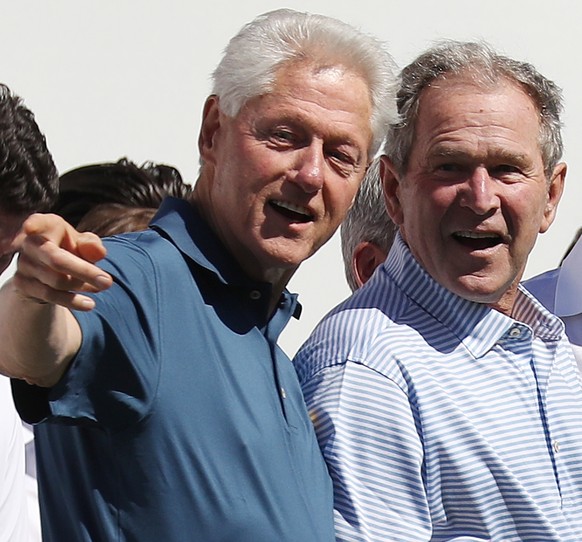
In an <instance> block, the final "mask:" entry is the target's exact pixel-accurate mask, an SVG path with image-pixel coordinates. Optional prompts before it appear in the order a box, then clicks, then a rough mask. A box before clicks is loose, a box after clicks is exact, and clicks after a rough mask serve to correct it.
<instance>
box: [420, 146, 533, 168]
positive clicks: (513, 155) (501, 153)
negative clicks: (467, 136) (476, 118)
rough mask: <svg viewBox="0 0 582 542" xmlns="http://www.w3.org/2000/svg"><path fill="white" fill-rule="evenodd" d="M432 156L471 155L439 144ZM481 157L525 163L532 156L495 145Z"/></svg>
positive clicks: (486, 159) (452, 156)
mask: <svg viewBox="0 0 582 542" xmlns="http://www.w3.org/2000/svg"><path fill="white" fill-rule="evenodd" d="M429 156H430V158H433V159H434V158H437V159H438V158H466V157H469V153H467V152H465V151H463V150H461V149H456V148H453V147H449V146H445V145H443V146H439V147H436V148H435V150H434V151H432V152H431V153H430V155H429ZM481 158H482V159H483V160H484V161H485V162H489V161H490V160H491V159H492V158H494V159H495V162H510V163H518V164H525V163H529V162H531V158H530V157H529V156H528V154H526V153H524V152H513V151H511V150H508V149H506V148H505V147H495V148H493V149H490V150H489V151H488V152H487V154H486V155H484V156H481Z"/></svg>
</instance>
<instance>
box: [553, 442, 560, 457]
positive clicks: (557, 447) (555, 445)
mask: <svg viewBox="0 0 582 542" xmlns="http://www.w3.org/2000/svg"><path fill="white" fill-rule="evenodd" d="M552 447H553V448H554V452H556V453H557V454H559V453H560V443H559V442H558V441H557V440H554V442H552Z"/></svg>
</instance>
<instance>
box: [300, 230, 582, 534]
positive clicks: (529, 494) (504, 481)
mask: <svg viewBox="0 0 582 542" xmlns="http://www.w3.org/2000/svg"><path fill="white" fill-rule="evenodd" d="M295 364H296V369H297V371H298V373H299V377H300V380H301V383H302V386H303V390H304V394H305V398H306V401H307V404H308V407H309V409H310V412H311V414H312V417H313V420H314V423H315V427H316V430H317V434H318V439H319V443H320V446H321V448H322V451H323V453H324V456H325V458H326V461H327V462H328V465H329V469H330V472H331V474H332V477H333V480H334V485H335V507H336V512H335V520H336V530H337V539H338V540H342V541H347V540H350V541H354V540H358V541H361V540H365V541H379V542H387V541H391V540H395V541H399V542H404V541H415V542H416V541H422V540H457V541H459V540H463V541H467V540H494V541H513V540H515V541H518V540H520V541H521V540H527V541H544V542H549V541H558V540H560V541H562V542H564V541H576V542H579V541H582V380H581V378H580V374H579V373H578V371H577V369H576V365H575V361H574V358H573V356H572V352H571V349H570V347H569V344H568V342H567V340H566V339H565V335H564V326H563V324H562V322H561V321H560V320H559V319H558V318H556V317H555V316H553V315H552V314H550V313H549V312H548V311H546V310H545V309H544V308H543V307H542V306H541V304H539V303H538V302H537V301H536V300H535V299H534V298H533V297H532V296H530V294H529V293H527V292H526V291H525V290H523V289H520V291H519V293H518V297H517V300H516V304H515V308H514V315H513V318H510V317H508V316H506V315H503V314H502V313H500V312H498V311H495V310H492V309H490V308H488V307H487V306H485V305H482V304H477V303H472V302H469V301H466V300H464V299H461V298H459V297H457V296H455V295H454V294H452V293H451V292H449V291H448V290H446V289H444V288H442V287H441V286H440V285H439V284H437V283H436V282H435V281H434V280H432V279H431V278H430V276H429V275H428V274H427V273H426V272H425V271H424V270H423V269H422V268H421V267H420V266H419V265H418V263H417V262H416V261H415V259H414V258H413V257H412V255H411V253H410V251H409V250H408V249H407V247H406V245H405V244H404V243H403V241H402V239H401V238H400V237H398V238H397V239H396V242H395V245H394V247H393V249H392V251H391V253H390V255H389V257H388V259H387V261H386V262H385V263H384V264H383V265H382V266H380V267H379V268H378V270H377V272H376V273H375V275H374V276H373V278H372V279H371V280H370V281H369V282H368V283H367V284H366V285H365V286H364V287H363V288H361V289H360V290H359V291H358V292H356V294H355V295H353V296H352V297H351V298H349V299H348V300H347V301H345V302H344V303H343V304H342V305H340V306H339V307H337V308H336V309H334V311H332V312H331V313H330V314H329V315H328V316H327V317H326V318H325V319H324V320H323V322H322V323H321V324H320V325H319V326H318V327H317V329H316V330H315V331H314V333H313V335H312V336H311V337H310V338H309V340H308V341H307V342H306V344H305V345H304V346H303V347H302V348H301V350H300V351H299V353H298V354H297V357H296V360H295Z"/></svg>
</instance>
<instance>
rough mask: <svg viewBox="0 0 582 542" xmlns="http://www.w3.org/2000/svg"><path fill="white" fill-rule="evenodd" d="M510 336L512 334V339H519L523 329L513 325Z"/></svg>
mask: <svg viewBox="0 0 582 542" xmlns="http://www.w3.org/2000/svg"><path fill="white" fill-rule="evenodd" d="M509 336H510V337H511V338H512V339H517V338H518V337H520V336H521V329H519V328H518V327H512V328H511V329H510V330H509Z"/></svg>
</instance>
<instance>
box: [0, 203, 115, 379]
mask: <svg viewBox="0 0 582 542" xmlns="http://www.w3.org/2000/svg"><path fill="white" fill-rule="evenodd" d="M16 243H17V247H16V248H17V249H18V251H19V259H18V265H17V269H16V272H15V274H14V277H13V278H12V279H11V280H9V281H8V282H7V283H6V284H5V285H4V286H3V288H2V289H1V290H0V372H2V373H4V374H6V375H8V376H11V377H13V378H20V379H24V380H26V381H28V382H30V383H33V384H37V385H39V386H47V387H50V386H53V385H54V384H56V383H57V382H58V380H59V379H60V377H61V376H62V375H63V373H64V371H65V370H66V368H67V367H68V365H69V363H70V361H71V360H72V358H73V356H74V355H75V353H76V352H77V350H78V349H79V346H80V344H81V330H80V328H79V325H78V324H77V321H76V319H75V318H74V316H73V314H72V313H71V309H76V310H84V311H87V310H91V309H92V308H93V307H94V305H95V303H94V301H93V300H92V299H91V298H90V297H88V296H86V295H83V293H84V292H99V291H101V290H104V289H106V288H109V286H111V283H112V279H111V277H110V275H108V274H107V273H105V272H104V271H102V270H101V269H100V268H99V267H97V266H96V265H95V263H96V262H98V261H99V260H101V259H102V258H103V257H104V256H105V247H104V246H103V243H102V242H101V239H99V237H97V236H96V235H94V234H92V233H79V232H77V230H75V229H74V228H73V227H72V226H70V225H69V224H68V223H67V222H65V221H64V220H63V219H62V218H60V217H58V216H56V215H48V214H47V215H43V214H35V215H32V216H31V217H30V218H28V219H27V220H26V222H25V223H24V225H23V228H22V232H21V235H20V236H19V237H18V239H17V241H16Z"/></svg>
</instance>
